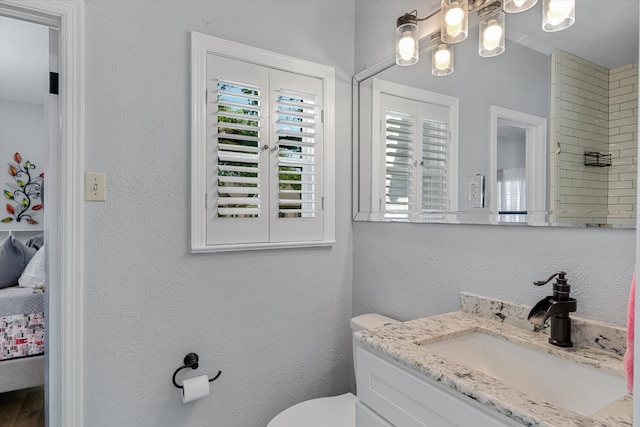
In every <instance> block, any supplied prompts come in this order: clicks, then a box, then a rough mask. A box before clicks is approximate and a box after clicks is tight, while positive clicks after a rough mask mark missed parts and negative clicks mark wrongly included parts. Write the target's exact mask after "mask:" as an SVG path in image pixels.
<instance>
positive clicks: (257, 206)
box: [214, 79, 263, 218]
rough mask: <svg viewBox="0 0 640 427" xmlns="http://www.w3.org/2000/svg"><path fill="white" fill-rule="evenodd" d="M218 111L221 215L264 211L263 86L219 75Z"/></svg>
mask: <svg viewBox="0 0 640 427" xmlns="http://www.w3.org/2000/svg"><path fill="white" fill-rule="evenodd" d="M216 88H217V89H216V91H215V96H216V101H215V105H214V111H215V114H216V119H217V120H216V123H215V126H216V127H217V132H216V133H215V137H216V139H217V144H216V147H217V159H218V161H217V184H218V185H217V199H216V200H217V215H218V217H220V218H255V217H260V215H262V212H263V209H262V202H261V198H260V197H261V193H262V186H263V184H262V179H261V178H262V176H261V172H260V170H261V164H260V163H261V160H260V159H261V156H260V150H261V147H262V134H261V120H262V118H261V116H260V106H261V89H260V88H259V87H258V86H254V85H251V84H247V83H239V82H232V81H229V80H223V79H217V86H216Z"/></svg>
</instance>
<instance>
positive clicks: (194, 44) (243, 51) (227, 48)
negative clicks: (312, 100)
mask: <svg viewBox="0 0 640 427" xmlns="http://www.w3.org/2000/svg"><path fill="white" fill-rule="evenodd" d="M209 53H213V54H216V55H223V56H227V57H229V58H233V59H238V60H242V61H247V62H252V63H255V64H259V65H263V66H266V67H270V68H276V69H281V70H285V71H290V72H293V73H298V74H303V75H307V76H311V77H316V78H320V79H322V80H323V82H324V84H323V91H324V92H323V97H324V159H325V162H324V179H325V182H324V188H325V194H324V211H325V215H324V224H323V225H324V238H323V239H322V240H314V241H294V242H269V243H242V244H225V245H207V243H206V234H207V233H206V221H207V218H206V202H205V197H206V193H207V188H206V156H205V155H204V153H205V146H206V99H205V96H206V95H205V94H206V79H207V67H206V65H207V54H209ZM333 244H335V71H334V69H333V68H332V67H328V66H325V65H320V64H316V63H313V62H309V61H305V60H302V59H297V58H292V57H290V56H286V55H282V54H278V53H275V52H270V51H267V50H263V49H260V48H257V47H253V46H247V45H244V44H240V43H236V42H232V41H229V40H225V39H221V38H217V37H213V36H209V35H206V34H201V33H197V32H191V252H193V253H199V252H227V251H242V250H257V249H277V248H300V247H310V246H330V245H333Z"/></svg>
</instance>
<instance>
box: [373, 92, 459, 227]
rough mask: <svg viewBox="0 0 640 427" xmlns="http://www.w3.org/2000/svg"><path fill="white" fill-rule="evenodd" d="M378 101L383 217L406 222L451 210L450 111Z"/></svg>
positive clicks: (385, 97)
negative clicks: (427, 214) (423, 215)
mask: <svg viewBox="0 0 640 427" xmlns="http://www.w3.org/2000/svg"><path fill="white" fill-rule="evenodd" d="M379 99H380V101H379V108H380V113H379V117H380V120H381V124H380V133H381V136H380V138H379V140H380V141H381V142H382V145H383V151H384V152H383V155H382V158H383V159H384V165H383V166H384V176H383V178H382V181H379V184H378V185H379V187H380V188H381V191H380V192H379V197H381V198H383V200H384V203H383V209H382V210H383V212H384V217H385V218H386V219H396V220H407V221H411V220H413V219H414V217H416V216H417V215H422V214H424V213H432V212H436V213H437V212H443V211H447V210H450V209H451V204H452V200H451V199H452V198H453V197H454V196H453V195H452V194H453V193H454V191H453V190H452V187H451V177H452V173H454V172H453V170H452V166H451V151H452V148H451V146H452V144H451V131H450V122H451V109H450V108H449V107H448V106H443V105H438V104H432V103H429V102H426V101H419V100H415V99H410V98H407V97H404V96H397V95H394V94H389V93H380V98H379ZM431 218H432V219H434V218H440V219H442V220H444V219H445V217H444V216H439V215H437V216H432V217H431Z"/></svg>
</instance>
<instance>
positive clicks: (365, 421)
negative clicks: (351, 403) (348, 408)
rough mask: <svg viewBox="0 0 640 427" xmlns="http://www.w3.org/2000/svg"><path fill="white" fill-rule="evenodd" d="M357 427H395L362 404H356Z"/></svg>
mask: <svg viewBox="0 0 640 427" xmlns="http://www.w3.org/2000/svg"><path fill="white" fill-rule="evenodd" d="M356 427H393V426H392V425H391V424H389V423H388V422H386V421H385V420H384V419H382V418H380V415H378V414H376V413H375V412H373V411H372V410H371V409H369V408H368V407H367V405H365V404H364V403H362V402H357V403H356Z"/></svg>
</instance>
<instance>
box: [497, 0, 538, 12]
mask: <svg viewBox="0 0 640 427" xmlns="http://www.w3.org/2000/svg"><path fill="white" fill-rule="evenodd" d="M536 3H538V0H505V2H504V11H505V12H507V13H519V12H524V11H525V10H529V9H531V8H532V7H533V6H535V5H536Z"/></svg>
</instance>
